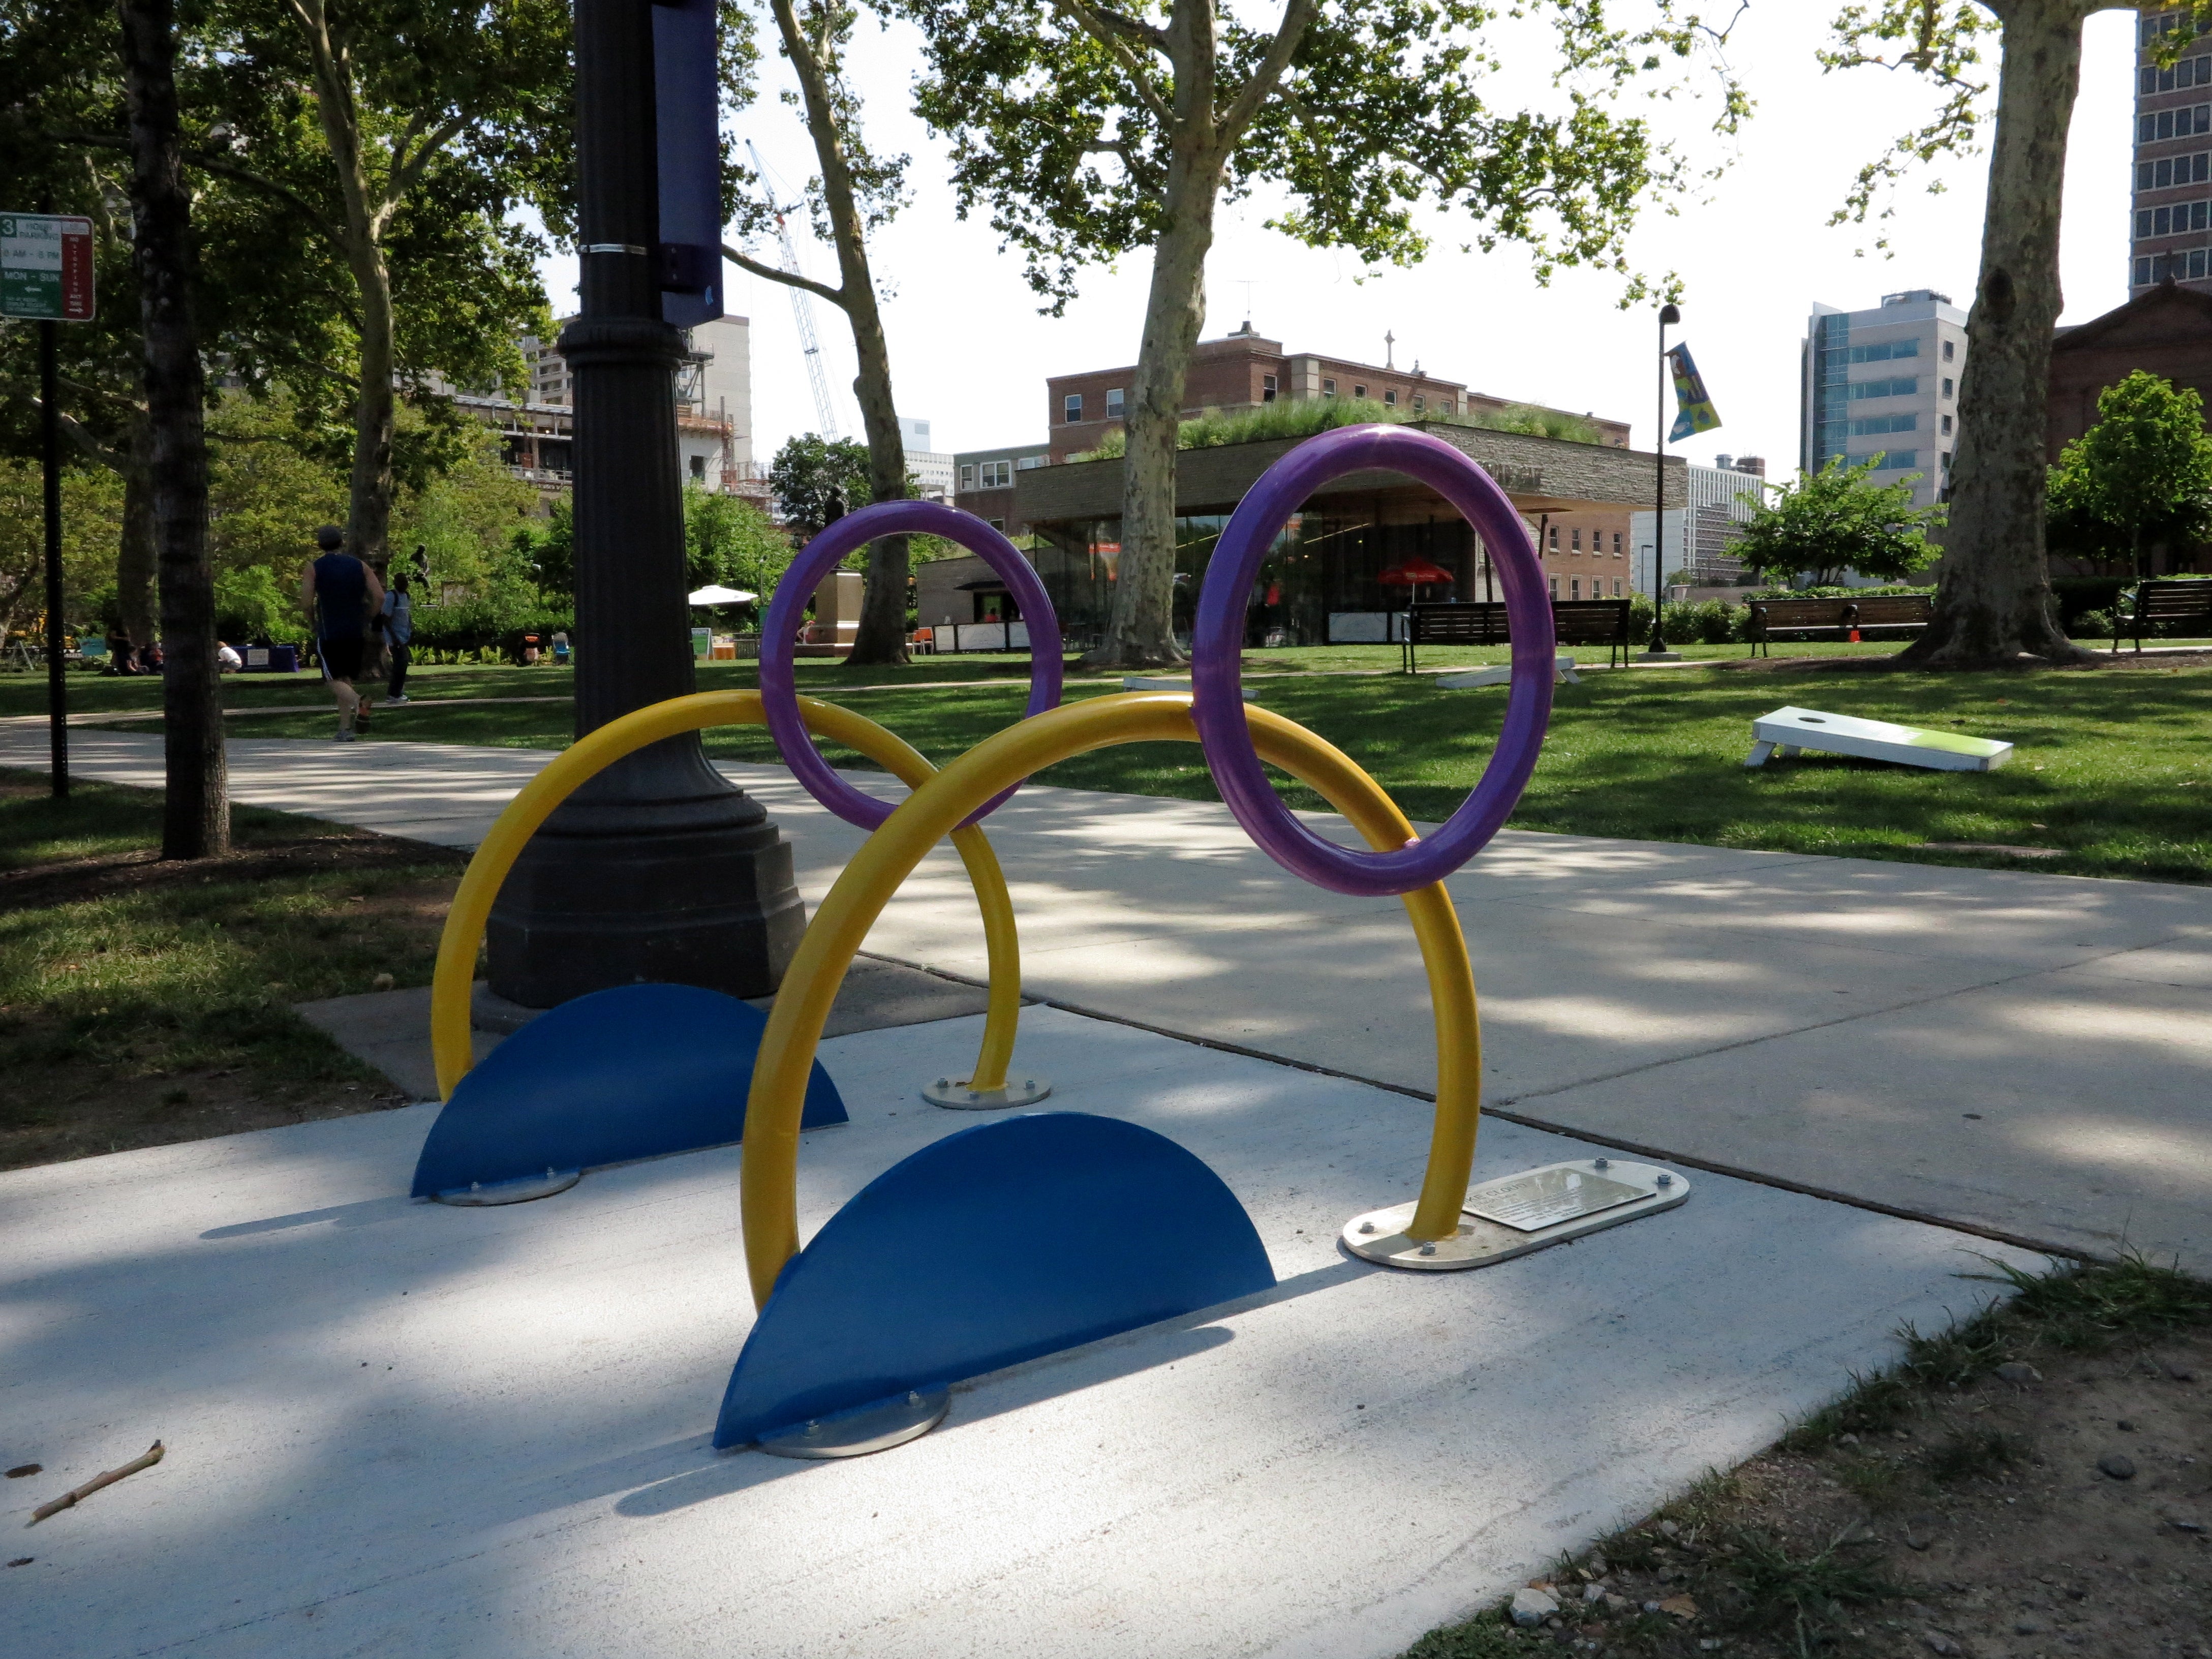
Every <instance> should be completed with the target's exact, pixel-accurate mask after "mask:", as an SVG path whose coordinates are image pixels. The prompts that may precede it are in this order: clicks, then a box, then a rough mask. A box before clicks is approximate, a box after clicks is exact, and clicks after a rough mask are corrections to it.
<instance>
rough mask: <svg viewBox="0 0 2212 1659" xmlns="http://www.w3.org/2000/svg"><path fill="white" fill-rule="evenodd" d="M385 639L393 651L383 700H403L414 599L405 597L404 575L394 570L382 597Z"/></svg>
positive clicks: (413, 625)
mask: <svg viewBox="0 0 2212 1659" xmlns="http://www.w3.org/2000/svg"><path fill="white" fill-rule="evenodd" d="M383 622H384V642H385V644H386V646H387V647H390V649H391V652H392V678H391V680H390V681H389V682H388V683H387V684H386V686H385V688H384V701H385V702H387V703H403V702H406V701H407V700H408V697H407V664H408V660H409V657H410V653H409V651H408V649H407V646H408V641H410V640H412V639H413V638H414V637H415V602H414V601H413V600H412V599H409V598H408V597H407V574H406V573H405V572H404V571H400V572H398V573H396V574H394V575H393V576H392V591H391V592H388V593H386V595H385V596H384V606H383Z"/></svg>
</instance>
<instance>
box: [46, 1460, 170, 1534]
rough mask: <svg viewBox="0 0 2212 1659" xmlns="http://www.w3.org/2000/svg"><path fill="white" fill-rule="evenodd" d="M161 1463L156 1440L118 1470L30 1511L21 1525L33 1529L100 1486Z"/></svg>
mask: <svg viewBox="0 0 2212 1659" xmlns="http://www.w3.org/2000/svg"><path fill="white" fill-rule="evenodd" d="M158 1462H161V1442H160V1441H158V1440H156V1441H155V1443H153V1444H152V1445H151V1446H149V1447H148V1448H147V1449H146V1455H144V1456H143V1457H136V1458H133V1459H131V1462H128V1463H125V1465H124V1466H123V1467H122V1468H119V1469H110V1470H108V1472H107V1473H106V1474H95V1475H94V1476H93V1477H92V1479H91V1480H88V1481H86V1482H85V1483H84V1485H82V1486H79V1487H77V1488H76V1491H74V1492H64V1493H63V1494H62V1495H61V1496H60V1497H59V1498H56V1499H54V1501H53V1502H52V1503H51V1504H40V1505H39V1507H38V1508H37V1509H35V1510H32V1511H31V1518H30V1519H29V1520H28V1521H27V1522H24V1523H23V1524H24V1525H25V1526H27V1527H35V1526H37V1525H38V1524H39V1522H41V1521H43V1520H45V1519H46V1517H47V1516H50V1515H59V1514H60V1513H61V1512H62V1511H63V1510H65V1509H69V1508H70V1507H71V1506H73V1505H74V1504H76V1501H77V1500H78V1499H79V1498H89V1497H91V1496H92V1495H93V1493H94V1492H98V1491H99V1490H100V1488H101V1487H102V1486H113V1485H114V1484H115V1483H116V1482H117V1481H118V1480H121V1479H122V1478H123V1477H124V1476H125V1475H126V1474H137V1473H138V1471H139V1470H141V1469H150V1468H153V1467H154V1465H155V1464H156V1463H158Z"/></svg>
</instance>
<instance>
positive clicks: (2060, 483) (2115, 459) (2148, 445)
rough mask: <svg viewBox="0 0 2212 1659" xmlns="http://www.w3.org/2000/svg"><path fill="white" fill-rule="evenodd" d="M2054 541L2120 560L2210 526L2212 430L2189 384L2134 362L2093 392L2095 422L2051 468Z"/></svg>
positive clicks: (2140, 571) (2137, 565)
mask: <svg viewBox="0 0 2212 1659" xmlns="http://www.w3.org/2000/svg"><path fill="white" fill-rule="evenodd" d="M2050 477H2051V486H2050V489H2051V498H2050V518H2049V521H2048V522H2049V533H2050V537H2051V544H2052V546H2053V547H2054V548H2070V549H2072V550H2077V551H2081V552H2085V553H2087V554H2089V555H2090V556H2093V557H2101V558H2124V559H2126V560H2128V561H2129V562H2130V567H2131V568H2132V569H2133V571H2134V574H2136V576H2138V577H2142V576H2145V575H2148V574H2150V573H2149V572H2148V570H2147V569H2145V568H2144V556H2145V553H2146V550H2147V549H2148V547H2149V546H2152V545H2155V544H2160V543H2173V542H2193V541H2196V540H2197V539H2199V538H2202V537H2203V536H2204V535H2205V534H2206V533H2207V532H2212V435H2208V434H2207V433H2206V432H2205V430H2204V400H2203V398H2202V397H2200V396H2199V395H2198V394H2197V392H2196V391H2194V390H2193V389H2191V388H2190V387H2186V386H2175V385H2174V384H2173V383H2172V381H2171V380H2166V379H2164V378H2163V377H2161V376H2160V375H2156V374H2151V373H2149V372H2148V370H2144V369H2137V370H2136V372H2135V373H2134V374H2130V375H2129V376H2128V377H2127V379H2126V380H2122V381H2121V382H2120V383H2119V384H2118V386H2106V388H2105V389H2104V391H2103V392H2100V393H2099V394H2098V397H2097V423H2096V424H2095V425H2094V426H2093V427H2091V428H2089V429H2088V430H2087V432H2085V433H2083V434H2082V435H2081V436H2080V437H2078V438H2076V439H2075V440H2074V441H2073V442H2071V443H2069V444H2068V445H2067V446H2066V447H2065V448H2064V449H2063V450H2061V451H2060V452H2059V453H2058V464H2057V465H2056V466H2054V467H2052V468H2051V475H2050Z"/></svg>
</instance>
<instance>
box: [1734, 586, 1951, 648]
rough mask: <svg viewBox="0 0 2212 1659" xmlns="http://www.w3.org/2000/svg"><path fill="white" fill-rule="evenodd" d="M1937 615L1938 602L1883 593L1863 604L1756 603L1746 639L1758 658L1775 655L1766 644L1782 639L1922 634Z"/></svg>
mask: <svg viewBox="0 0 2212 1659" xmlns="http://www.w3.org/2000/svg"><path fill="white" fill-rule="evenodd" d="M1935 611H1936V605H1935V601H1934V600H1933V599H1930V598H1929V595H1927V594H1925V593H1878V594H1874V595H1870V596H1869V597H1868V598H1866V599H1753V601H1752V602H1751V626H1750V627H1749V628H1747V629H1745V634H1746V635H1747V637H1748V638H1749V640H1750V641H1751V654H1752V655H1753V656H1754V657H1757V656H1762V655H1767V656H1771V655H1772V654H1773V653H1771V652H1769V651H1768V650H1767V648H1766V646H1767V641H1770V640H1771V639H1773V638H1775V637H1776V636H1778V635H1787V636H1789V637H1790V638H1792V639H1810V638H1812V637H1814V635H1824V636H1825V635H1834V636H1835V637H1836V638H1838V639H1849V638H1850V636H1851V635H1853V634H1854V633H1857V634H1858V635H1862V636H1863V635H1866V634H1869V633H1877V632H1878V633H1881V634H1885V635H1903V634H1917V633H1919V632H1921V631H1922V630H1923V629H1925V628H1926V627H1927V626H1928V622H1929V617H1932V616H1933V615H1934V614H1935Z"/></svg>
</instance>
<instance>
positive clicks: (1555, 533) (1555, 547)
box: [1551, 525, 1559, 553]
mask: <svg viewBox="0 0 2212 1659" xmlns="http://www.w3.org/2000/svg"><path fill="white" fill-rule="evenodd" d="M1551 537H1552V551H1553V552H1554V553H1556V552H1558V551H1559V526H1557V525H1553V526H1552V529H1551Z"/></svg>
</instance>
